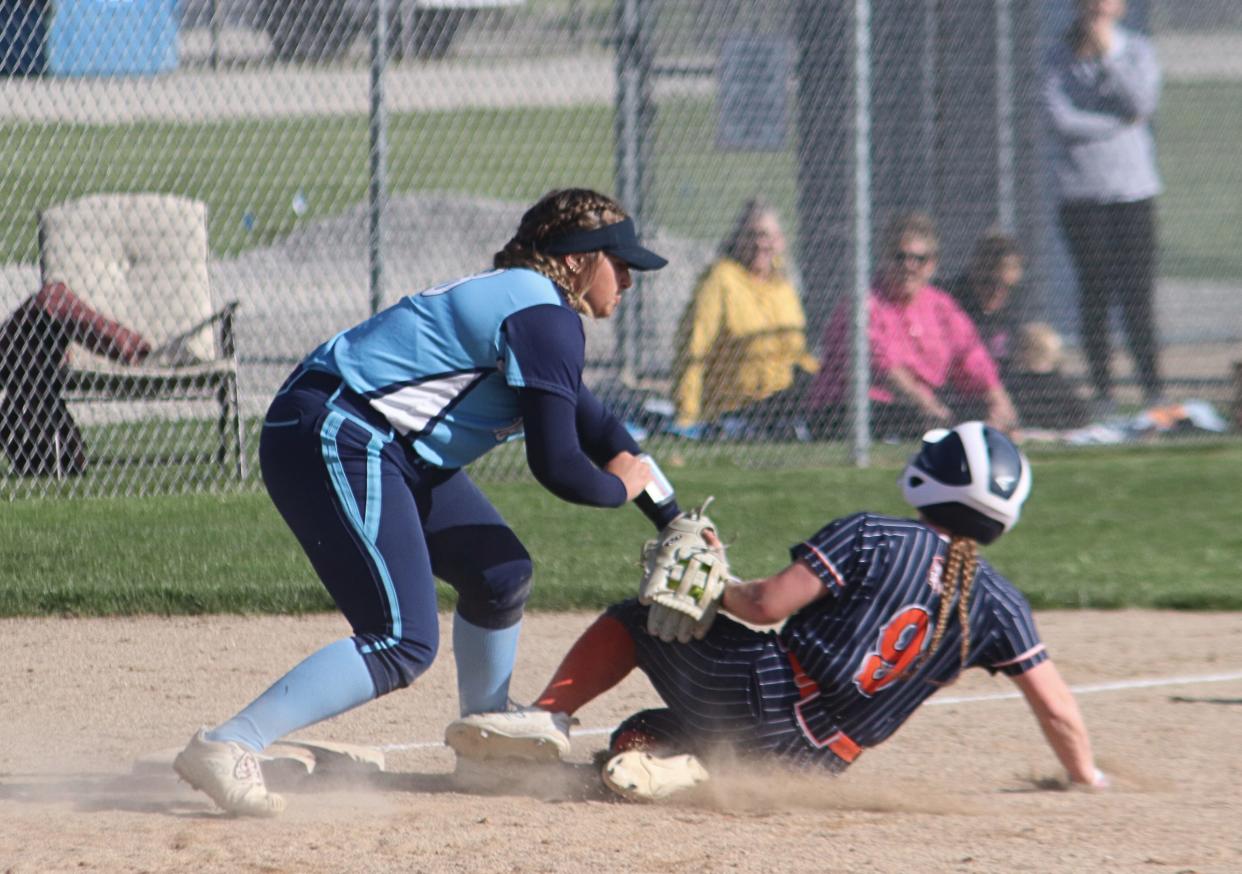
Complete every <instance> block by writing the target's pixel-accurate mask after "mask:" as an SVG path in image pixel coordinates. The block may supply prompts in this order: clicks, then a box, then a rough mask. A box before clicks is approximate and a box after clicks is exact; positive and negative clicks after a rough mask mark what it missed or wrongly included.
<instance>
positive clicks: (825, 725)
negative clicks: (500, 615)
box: [609, 513, 1047, 770]
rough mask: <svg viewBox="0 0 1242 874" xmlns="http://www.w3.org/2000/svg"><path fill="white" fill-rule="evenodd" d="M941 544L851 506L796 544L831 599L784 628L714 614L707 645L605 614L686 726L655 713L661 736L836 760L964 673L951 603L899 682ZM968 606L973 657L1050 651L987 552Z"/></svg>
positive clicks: (989, 661)
mask: <svg viewBox="0 0 1242 874" xmlns="http://www.w3.org/2000/svg"><path fill="white" fill-rule="evenodd" d="M947 551H948V541H947V540H945V539H944V538H943V537H941V536H940V535H939V534H937V533H936V532H935V531H934V530H933V529H931V528H929V527H928V526H926V525H924V524H923V523H921V522H918V521H915V520H911V519H899V518H894V517H890V516H880V515H875V514H870V513H859V514H856V515H853V516H848V517H845V518H842V519H838V520H835V521H833V522H831V523H829V524H828V525H827V526H825V527H824V528H823V529H821V530H820V531H819V532H818V533H816V534H815V535H814V536H813V537H810V538H808V539H807V540H806V541H804V542H803V543H800V544H797V545H796V546H794V547H793V548H792V549H791V555H792V557H793V558H794V560H797V561H804V562H806V564H807V565H808V566H809V567H810V568H811V569H812V570H813V571H814V572H815V573H816V574H817V575H818V576H819V578H820V579H821V580H823V582H824V586H825V587H826V588H827V590H828V595H827V596H826V597H824V598H820V599H819V600H817V601H815V602H813V603H812V604H810V605H808V606H807V607H804V608H803V609H802V610H800V611H798V612H797V613H795V614H794V615H793V616H791V617H790V618H789V619H788V620H787V621H786V623H785V625H784V626H783V627H782V629H781V630H780V632H773V631H755V630H753V629H751V628H748V627H746V626H744V625H742V624H740V623H737V622H734V621H732V620H730V619H728V618H726V617H723V616H722V617H721V618H720V619H718V620H717V621H716V623H715V624H714V625H713V626H712V629H711V631H710V632H709V633H708V635H707V637H706V638H704V639H703V640H702V641H691V642H690V643H688V644H680V643H671V644H670V643H664V642H662V641H660V640H658V639H656V638H654V637H652V636H650V635H649V634H647V633H646V614H647V610H646V608H645V607H642V606H640V605H639V604H638V603H637V601H627V602H624V603H623V604H618V605H616V606H615V607H613V608H611V609H610V611H609V614H610V615H612V616H614V617H615V618H617V619H619V620H620V621H621V622H623V623H624V624H625V625H626V626H627V628H629V630H630V634H631V636H632V637H633V638H634V642H635V646H636V651H637V658H638V666H639V667H640V668H641V669H642V670H643V671H644V672H645V673H646V674H647V675H648V677H649V678H650V680H651V682H652V685H654V686H655V688H656V690H657V691H658V692H659V693H660V697H661V698H663V699H664V702H665V703H666V704H667V705H668V706H669V711H670V712H669V714H668V716H669V717H671V721H672V724H676V725H679V726H680V727H681V730H680V731H672V730H669V729H668V726H669V725H670V720H669V719H656V720H654V722H655V723H657V724H659V725H660V726H661V727H662V728H663V732H662V733H663V734H664V735H666V737H665V739H667V740H670V741H672V742H674V743H682V744H684V743H693V744H695V745H696V747H697V748H698V749H699V750H703V749H705V748H710V747H711V746H712V745H715V744H722V743H723V744H728V745H730V746H732V747H735V748H736V749H737V750H739V751H740V752H743V753H748V754H749V753H754V754H769V755H777V756H779V757H781V758H783V759H785V760H787V761H789V762H791V763H793V764H804V763H805V764H809V763H816V764H819V765H822V766H826V767H829V768H831V769H834V770H835V769H841V768H844V767H845V766H846V765H848V764H849V762H851V761H853V759H854V758H855V757H856V756H857V755H858V754H859V752H860V750H861V748H865V747H868V746H874V745H875V744H877V743H879V742H881V741H883V740H884V739H885V738H887V737H889V736H890V735H891V734H892V733H893V732H894V731H896V730H897V729H898V728H899V727H900V726H901V724H902V723H903V722H905V720H906V719H908V718H909V717H910V715H911V714H912V713H913V712H914V711H915V710H916V709H917V708H918V707H919V705H920V704H922V703H923V702H924V701H925V700H926V699H927V698H928V697H930V696H931V695H932V694H933V693H935V691H936V690H937V689H939V688H940V687H942V686H944V685H947V684H948V683H950V682H952V680H953V679H954V678H955V677H956V676H957V674H958V671H959V657H960V641H961V630H960V628H959V627H958V624H957V618H956V615H957V614H956V610H954V613H953V619H952V620H951V621H950V623H949V627H948V630H947V631H946V633H945V636H944V639H943V640H942V642H941V644H940V647H939V649H938V650H937V652H936V654H935V655H934V656H932V658H930V659H929V660H928V661H926V662H925V663H923V664H922V665H921V666H920V667H918V668H917V669H915V670H914V671H913V672H912V673H910V674H909V676H907V677H902V678H900V679H898V678H897V674H898V673H899V672H900V671H901V669H903V668H905V667H906V666H907V665H909V664H910V663H911V662H913V661H914V659H915V658H916V657H917V656H918V654H919V653H921V652H922V651H923V650H924V649H925V648H926V646H927V644H928V643H930V640H931V629H932V627H933V626H934V624H935V617H936V613H937V610H938V607H939V600H940V596H939V587H940V573H941V571H942V569H943V566H944V561H945V558H946V555H947ZM969 616H970V628H971V646H970V653H969V657H968V659H967V662H966V666H967V667H976V666H977V667H983V668H985V669H987V670H988V671H990V672H993V673H995V672H997V671H1000V672H1003V673H1005V674H1009V675H1016V674H1021V673H1023V672H1025V671H1028V670H1030V669H1031V668H1033V667H1035V665H1037V664H1039V663H1040V662H1042V661H1044V660H1045V659H1046V658H1047V654H1046V653H1045V651H1044V645H1043V643H1042V642H1041V641H1040V639H1039V634H1038V632H1037V631H1036V629H1035V622H1034V619H1033V617H1032V616H1031V611H1030V606H1029V605H1028V604H1027V601H1026V599H1025V598H1024V597H1023V596H1022V594H1021V593H1020V592H1018V590H1017V589H1015V588H1014V587H1013V585H1012V584H1011V583H1009V582H1008V581H1007V580H1005V579H1004V577H1002V576H1001V575H1000V574H999V573H997V572H996V571H995V569H993V568H992V567H991V565H989V564H988V563H987V562H986V561H984V560H983V559H980V560H979V564H978V569H977V571H976V578H975V584H974V587H973V590H972V595H971V606H970V614H969ZM652 722H653V720H651V719H650V717H649V716H648V719H647V724H651V723H652Z"/></svg>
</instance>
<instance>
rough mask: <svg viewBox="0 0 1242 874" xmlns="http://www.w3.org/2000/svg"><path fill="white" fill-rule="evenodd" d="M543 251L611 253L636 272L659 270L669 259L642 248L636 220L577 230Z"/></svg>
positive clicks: (551, 243) (553, 241)
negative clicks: (636, 231)
mask: <svg viewBox="0 0 1242 874" xmlns="http://www.w3.org/2000/svg"><path fill="white" fill-rule="evenodd" d="M539 248H540V249H542V250H543V251H545V252H547V253H548V254H549V255H572V254H574V253H578V252H607V253H608V254H609V255H613V256H615V257H617V258H620V259H621V260H622V261H624V262H625V263H626V264H628V265H629V266H630V267H632V268H633V269H635V270H659V269H660V268H661V267H663V266H664V265H665V264H667V263H668V259H667V258H661V257H660V256H659V255H657V254H656V253H655V252H652V251H651V250H650V249H645V248H643V246H642V245H640V244H639V242H638V234H637V233H635V231H634V220H633V219H630V218H627V219H625V220H624V221H619V222H614V223H613V224H610V225H604V226H603V227H602V228H595V229H594V230H589V231H588V230H586V229H581V228H578V229H574V230H572V231H569V232H568V233H565V234H561V235H560V236H559V237H553V238H552V239H550V240H548V241H547V242H545V243H543V244H542V245H540V247H539Z"/></svg>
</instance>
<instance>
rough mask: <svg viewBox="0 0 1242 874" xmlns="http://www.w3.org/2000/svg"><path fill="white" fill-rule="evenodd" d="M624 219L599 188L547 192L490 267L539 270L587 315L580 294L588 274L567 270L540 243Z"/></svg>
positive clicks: (559, 258) (609, 198)
mask: <svg viewBox="0 0 1242 874" xmlns="http://www.w3.org/2000/svg"><path fill="white" fill-rule="evenodd" d="M626 218H628V216H627V214H626V212H625V210H624V209H623V208H622V207H621V204H619V203H617V201H615V200H613V199H612V198H611V197H609V196H608V195H606V194H601V193H599V192H598V191H592V190H591V189H589V188H560V189H556V190H554V191H549V192H548V193H547V194H545V195H544V196H543V197H541V198H539V201H538V202H537V203H535V205H534V206H532V207H531V208H530V209H528V210H526V213H525V214H524V215H523V216H522V220H521V222H519V224H518V229H517V232H516V233H515V234H514V235H513V237H512V238H511V239H510V240H509V242H507V243H505V246H504V248H503V249H501V250H500V251H499V252H497V253H496V254H495V255H494V256H492V266H493V267H495V268H497V269H503V268H507V267H525V268H527V269H528V270H534V271H535V272H536V273H541V274H543V275H544V276H546V277H548V279H551V280H552V281H553V282H555V283H556V284H557V285H558V286H560V288H561V291H562V293H563V294H564V295H565V301H566V303H568V304H569V305H570V306H571V307H572V308H573V309H575V310H577V311H578V312H580V313H584V314H589V311H588V310H587V309H586V305H585V304H584V303H583V302H582V294H583V292H584V291H585V290H586V287H587V286H588V285H589V284H590V275H589V274H588V275H587V276H585V277H583V276H581V275H580V274H579V273H577V272H576V271H574V270H572V269H570V266H569V264H568V262H567V261H566V260H565V258H564V256H560V255H549V254H547V253H546V252H542V251H540V244H541V243H543V242H545V241H547V240H549V239H551V238H554V237H557V236H560V235H561V234H564V233H566V232H568V231H573V230H586V231H593V230H595V229H596V228H602V227H604V226H605V225H610V224H614V223H616V222H619V221H624V220H625V219H626ZM596 254H597V255H598V253H596ZM596 267H598V264H596Z"/></svg>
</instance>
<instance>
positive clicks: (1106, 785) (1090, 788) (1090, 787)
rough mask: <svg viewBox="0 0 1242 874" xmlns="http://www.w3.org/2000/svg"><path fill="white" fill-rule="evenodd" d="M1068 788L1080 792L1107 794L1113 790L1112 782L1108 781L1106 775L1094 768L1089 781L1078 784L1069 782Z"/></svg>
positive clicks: (1078, 782)
mask: <svg viewBox="0 0 1242 874" xmlns="http://www.w3.org/2000/svg"><path fill="white" fill-rule="evenodd" d="M1070 788H1072V789H1077V790H1079V791H1081V792H1107V791H1108V790H1109V789H1112V788H1113V781H1112V780H1111V779H1109V776H1108V775H1107V774H1105V773H1104V772H1103V771H1101V770H1100V769H1099V768H1096V769H1095V772H1094V773H1093V774H1092V775H1091V779H1090V780H1089V781H1087V780H1083V781H1081V782H1080V781H1078V780H1071V781H1070Z"/></svg>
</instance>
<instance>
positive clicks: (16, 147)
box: [0, 82, 1242, 279]
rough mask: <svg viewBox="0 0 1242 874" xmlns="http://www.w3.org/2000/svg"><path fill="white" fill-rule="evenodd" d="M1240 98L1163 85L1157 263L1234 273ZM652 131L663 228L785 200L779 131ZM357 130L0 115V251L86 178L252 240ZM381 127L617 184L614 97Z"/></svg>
mask: <svg viewBox="0 0 1242 874" xmlns="http://www.w3.org/2000/svg"><path fill="white" fill-rule="evenodd" d="M1240 106H1242V83H1236V82H1214V83H1199V84H1181V83H1174V84H1170V85H1169V86H1168V88H1167V89H1166V93H1165V96H1164V99H1163V103H1162V107H1163V108H1162V110H1161V115H1160V118H1159V124H1158V127H1157V133H1158V139H1159V153H1160V164H1161V168H1162V172H1163V174H1164V176H1165V181H1166V188H1167V190H1166V194H1165V195H1164V197H1162V198H1161V201H1160V203H1161V216H1160V218H1161V243H1162V271H1163V273H1164V274H1165V275H1167V276H1180V277H1191V278H1195V277H1197V278H1217V279H1219V278H1228V277H1239V276H1242V249H1240V248H1239V247H1238V246H1236V245H1234V243H1233V239H1232V234H1233V230H1234V229H1235V228H1236V227H1237V226H1238V224H1239V221H1240V220H1242V171H1239V170H1237V169H1236V162H1234V161H1232V160H1231V156H1232V153H1233V149H1234V144H1235V143H1237V142H1238V141H1239V139H1242V111H1239V107H1240ZM655 131H656V137H657V146H656V150H655V161H654V178H655V186H654V188H653V190H652V192H651V207H652V209H653V215H654V216H656V217H657V220H658V222H659V223H660V224H661V225H663V226H664V227H665V228H667V229H668V230H669V231H671V232H673V233H677V234H682V235H685V236H689V237H695V238H699V239H713V240H714V239H717V238H719V236H720V234H721V233H723V231H724V230H725V224H726V223H727V222H729V221H730V219H731V217H732V215H733V214H734V212H735V210H736V207H737V204H738V203H739V202H740V201H741V200H742V199H743V198H744V197H746V196H747V195H748V194H750V193H751V192H753V191H764V192H766V193H767V194H768V196H769V197H770V198H771V199H772V200H773V201H774V202H775V203H776V204H777V205H778V206H779V207H780V208H781V210H782V211H783V212H784V214H785V215H787V216H790V217H793V216H795V215H796V212H797V210H796V208H795V197H796V191H795V180H794V173H795V162H794V154H793V150H792V149H793V147H792V145H791V146H790V147H789V148H787V149H786V150H784V151H781V152H773V153H756V152H743V153H736V152H726V151H721V150H719V149H717V148H716V146H715V143H714V134H715V125H714V108H713V106H712V105H711V104H710V103H708V102H705V101H702V100H689V99H678V100H668V101H664V102H662V103H661V105H660V107H659V113H658V114H657V119H656V123H655ZM368 142H369V141H368V133H367V122H366V119H365V118H363V117H361V116H333V117H322V118H298V119H285V120H275V121H230V122H215V123H206V124H193V125H190V124H172V123H167V124H164V123H137V124H128V125H75V124H57V125H34V124H7V125H0V146H2V148H3V151H4V154H5V157H6V162H5V163H6V170H5V172H4V173H3V174H0V204H3V206H4V210H3V215H4V216H5V217H6V218H5V220H4V221H3V222H0V263H9V262H24V263H33V262H35V261H36V260H37V258H38V246H37V239H36V229H35V216H36V214H37V212H38V211H39V210H40V209H42V208H44V207H46V206H48V205H51V204H54V203H58V202H60V201H62V200H65V199H67V198H71V197H75V196H78V195H82V194H86V193H90V192H96V191H140V190H141V191H163V192H170V193H177V194H183V195H188V196H192V197H196V198H200V199H202V200H205V201H206V202H207V204H208V208H209V215H210V217H211V228H210V233H211V240H212V248H213V250H214V251H215V253H216V254H217V255H231V254H235V253H237V252H239V251H242V250H244V249H247V248H251V247H254V246H259V245H266V244H269V243H271V242H272V241H273V240H276V239H278V238H279V237H281V236H282V235H284V234H287V233H288V232H289V231H291V230H292V229H293V228H294V227H295V226H297V225H298V224H299V223H305V222H309V221H313V220H314V219H316V218H322V217H324V216H325V215H330V214H334V213H339V212H341V211H343V210H346V209H348V208H351V207H353V206H356V205H358V204H361V203H363V202H364V201H365V199H366V190H367V171H368V166H369V161H368V148H369V145H368ZM389 145H390V155H391V164H390V168H389V185H390V188H391V190H392V191H393V192H394V193H397V194H400V193H409V192H416V191H452V192H458V193H461V194H467V195H478V196H486V197H492V198H497V199H501V200H509V201H513V202H517V203H521V202H527V201H530V200H533V199H534V198H535V197H537V196H539V195H540V194H542V193H543V192H544V191H546V190H548V189H549V188H551V187H554V186H558V185H564V184H567V183H573V184H582V185H590V186H595V187H598V188H601V189H604V190H611V189H612V188H613V187H614V175H613V173H614V171H613V166H614V165H613V162H614V136H613V112H612V109H611V107H605V106H597V107H581V106H578V107H568V108H520V109H507V110H492V109H473V110H458V111H441V112H422V113H404V114H394V115H393V116H392V118H391V120H390V129H389ZM298 191H301V192H302V193H303V194H304V195H305V198H306V202H307V204H308V209H307V211H306V213H305V214H304V215H302V216H301V217H298V216H297V215H295V214H294V212H293V210H292V209H291V203H292V201H293V198H294V196H295V194H296V193H297V192H298ZM248 215H249V216H252V217H253V222H249V221H245V219H246V217H247V216H248ZM247 225H250V227H249V228H248V227H247Z"/></svg>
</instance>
